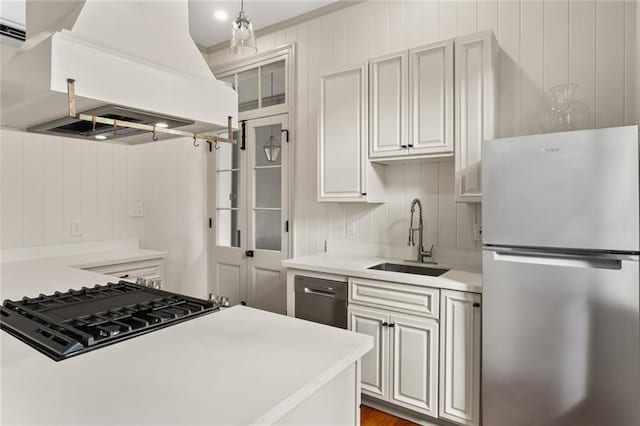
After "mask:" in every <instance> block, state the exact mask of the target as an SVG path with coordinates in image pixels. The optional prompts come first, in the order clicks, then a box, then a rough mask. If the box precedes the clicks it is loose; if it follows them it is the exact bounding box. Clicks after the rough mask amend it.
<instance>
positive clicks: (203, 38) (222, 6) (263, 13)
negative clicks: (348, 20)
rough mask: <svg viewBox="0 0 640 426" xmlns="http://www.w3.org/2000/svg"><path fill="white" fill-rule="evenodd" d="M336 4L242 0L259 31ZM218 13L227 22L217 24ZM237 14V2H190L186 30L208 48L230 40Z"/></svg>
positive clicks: (324, 0) (313, 0)
mask: <svg viewBox="0 0 640 426" xmlns="http://www.w3.org/2000/svg"><path fill="white" fill-rule="evenodd" d="M335 1H336V0H277V1H273V0H245V2H244V10H245V12H247V15H248V16H249V19H250V20H251V22H252V23H253V29H254V30H259V29H261V28H265V27H268V26H270V25H274V24H277V23H279V22H282V21H286V20H288V19H291V18H294V17H296V16H299V15H303V14H305V13H308V12H311V11H313V10H315V9H318V8H321V7H323V6H327V5H329V4H331V3H335ZM217 11H224V12H226V15H227V20H226V21H224V22H223V21H220V20H217V19H216V17H215V15H216V12H217ZM239 11H240V0H236V1H216V0H190V1H189V26H190V32H191V37H192V38H193V40H194V41H195V42H196V43H198V44H199V45H200V46H202V47H210V46H213V45H216V44H218V43H222V42H224V41H227V40H229V38H230V36H231V23H232V21H233V20H234V19H235V17H236V16H237V15H238V12H239Z"/></svg>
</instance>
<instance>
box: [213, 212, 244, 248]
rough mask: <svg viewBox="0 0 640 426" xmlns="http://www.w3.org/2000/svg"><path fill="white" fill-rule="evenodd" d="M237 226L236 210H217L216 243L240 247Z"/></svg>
mask: <svg viewBox="0 0 640 426" xmlns="http://www.w3.org/2000/svg"><path fill="white" fill-rule="evenodd" d="M238 227H239V223H238V210H228V209H221V210H218V217H217V233H218V245H219V246H225V247H240V233H239V231H238Z"/></svg>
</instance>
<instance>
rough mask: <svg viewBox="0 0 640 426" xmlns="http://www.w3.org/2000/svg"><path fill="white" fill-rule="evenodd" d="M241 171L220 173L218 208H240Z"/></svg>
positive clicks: (218, 175) (218, 177) (218, 176)
mask: <svg viewBox="0 0 640 426" xmlns="http://www.w3.org/2000/svg"><path fill="white" fill-rule="evenodd" d="M239 178H240V171H239V170H233V171H228V172H218V174H217V181H218V191H217V193H218V200H217V201H218V204H217V207H218V208H230V207H238V184H239Z"/></svg>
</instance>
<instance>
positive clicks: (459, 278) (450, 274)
mask: <svg viewBox="0 0 640 426" xmlns="http://www.w3.org/2000/svg"><path fill="white" fill-rule="evenodd" d="M383 262H393V263H404V262H402V261H397V260H390V259H383V258H380V257H373V256H360V255H351V254H345V253H319V254H314V255H310V256H303V257H296V258H293V259H287V260H284V261H283V262H282V265H283V266H285V267H286V268H288V269H300V270H306V271H315V272H324V273H328V274H337V275H345V276H349V277H359V278H369V279H373V280H382V281H394V282H400V283H405V284H411V285H419V286H426V287H437V288H444V289H449V290H459V291H469V292H473V293H482V274H481V272H480V271H479V270H473V269H470V270H465V269H462V268H455V267H454V268H449V267H447V266H446V265H424V266H429V267H442V268H447V269H450V270H449V271H447V272H445V273H444V274H443V275H440V276H439V277H430V276H425V275H416V274H405V273H400V272H389V271H378V270H375V269H367V268H368V267H370V266H374V265H377V264H379V263H383Z"/></svg>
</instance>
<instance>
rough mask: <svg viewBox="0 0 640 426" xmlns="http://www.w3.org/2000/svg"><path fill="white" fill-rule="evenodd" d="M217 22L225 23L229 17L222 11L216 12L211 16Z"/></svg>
mask: <svg viewBox="0 0 640 426" xmlns="http://www.w3.org/2000/svg"><path fill="white" fill-rule="evenodd" d="M213 16H215V18H216V19H217V20H218V21H222V22H226V21H227V19H229V15H228V14H227V12H225V11H224V10H216V13H214V14H213Z"/></svg>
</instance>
